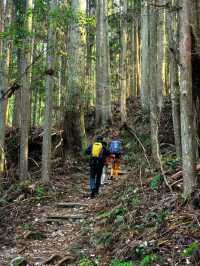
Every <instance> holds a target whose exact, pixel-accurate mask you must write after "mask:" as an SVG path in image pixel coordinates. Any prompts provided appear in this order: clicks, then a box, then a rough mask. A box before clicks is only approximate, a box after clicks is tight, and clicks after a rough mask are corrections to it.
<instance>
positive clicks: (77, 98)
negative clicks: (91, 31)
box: [64, 0, 86, 153]
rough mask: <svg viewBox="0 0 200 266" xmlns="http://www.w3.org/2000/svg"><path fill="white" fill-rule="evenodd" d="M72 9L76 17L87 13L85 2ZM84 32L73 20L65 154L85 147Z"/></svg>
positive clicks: (81, 0)
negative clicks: (80, 13)
mask: <svg viewBox="0 0 200 266" xmlns="http://www.w3.org/2000/svg"><path fill="white" fill-rule="evenodd" d="M71 8H72V10H73V13H74V15H75V17H76V16H77V15H78V14H79V12H82V13H85V11H86V2H85V0H72V2H71ZM84 34H85V32H84V30H83V28H81V26H80V25H79V23H78V22H77V19H73V18H72V20H71V23H70V26H69V41H68V55H69V56H68V62H67V63H68V64H67V78H68V81H67V89H68V95H67V110H66V113H65V120H64V131H65V137H64V147H65V152H66V153H67V152H68V151H75V152H77V151H80V149H81V148H82V147H83V146H84V145H85V138H86V134H85V125H84V101H83V91H84V90H83V88H84V86H85V83H84V74H85V73H84V68H85V56H84V53H85V50H84V48H83V46H84V43H83V38H84Z"/></svg>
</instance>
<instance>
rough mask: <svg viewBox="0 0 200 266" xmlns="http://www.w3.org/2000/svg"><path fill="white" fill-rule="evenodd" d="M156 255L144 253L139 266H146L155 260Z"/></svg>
mask: <svg viewBox="0 0 200 266" xmlns="http://www.w3.org/2000/svg"><path fill="white" fill-rule="evenodd" d="M156 260H157V257H156V256H155V255H146V256H144V258H143V259H142V261H141V262H140V266H147V265H150V264H151V263H152V262H155V261H156Z"/></svg>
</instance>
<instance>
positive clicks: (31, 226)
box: [21, 223, 34, 231]
mask: <svg viewBox="0 0 200 266" xmlns="http://www.w3.org/2000/svg"><path fill="white" fill-rule="evenodd" d="M21 227H22V229H24V230H26V231H33V230H34V227H33V225H32V224H29V223H24V224H22V225H21Z"/></svg>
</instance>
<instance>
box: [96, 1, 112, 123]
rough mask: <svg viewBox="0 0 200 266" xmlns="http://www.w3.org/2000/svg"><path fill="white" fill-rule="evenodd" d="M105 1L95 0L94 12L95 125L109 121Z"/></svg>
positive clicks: (109, 99)
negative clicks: (95, 9) (95, 7)
mask: <svg viewBox="0 0 200 266" xmlns="http://www.w3.org/2000/svg"><path fill="white" fill-rule="evenodd" d="M106 4H107V1H105V0H98V1H97V13H96V21H97V22H96V126H97V127H98V126H105V125H106V124H107V123H108V122H110V121H111V98H110V86H109V65H108V64H109V58H108V33H107V29H108V26H107V19H106V17H107V14H106V10H107V7H106Z"/></svg>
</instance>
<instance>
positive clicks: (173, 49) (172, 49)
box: [167, 0, 181, 157]
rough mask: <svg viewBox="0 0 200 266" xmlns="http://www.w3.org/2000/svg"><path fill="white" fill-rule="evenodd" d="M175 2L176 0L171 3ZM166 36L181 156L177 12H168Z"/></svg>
mask: <svg viewBox="0 0 200 266" xmlns="http://www.w3.org/2000/svg"><path fill="white" fill-rule="evenodd" d="M175 4H177V0H176V1H175V2H174V3H173V5H175ZM167 15H168V17H167V18H168V21H167V27H168V36H169V58H170V65H169V68H170V92H171V94H170V96H171V102H172V118H173V129H174V140H175V147H176V155H177V157H181V123H180V87H179V78H178V59H177V58H178V54H179V51H178V47H177V46H178V36H177V35H178V31H177V27H178V22H177V13H175V12H173V13H172V12H169V13H168V14H167Z"/></svg>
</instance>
